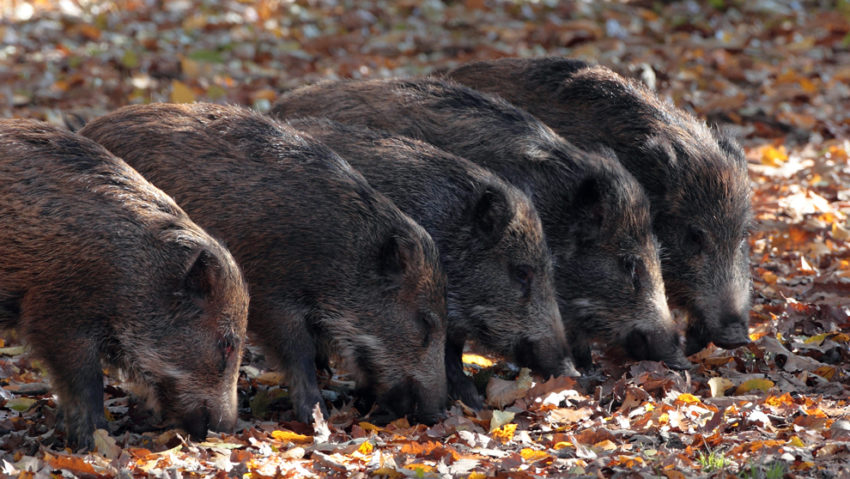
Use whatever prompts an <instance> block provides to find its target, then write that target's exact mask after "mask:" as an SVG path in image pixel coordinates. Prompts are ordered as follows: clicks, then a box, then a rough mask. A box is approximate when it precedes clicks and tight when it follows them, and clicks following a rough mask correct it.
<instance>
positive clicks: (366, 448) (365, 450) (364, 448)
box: [357, 441, 375, 456]
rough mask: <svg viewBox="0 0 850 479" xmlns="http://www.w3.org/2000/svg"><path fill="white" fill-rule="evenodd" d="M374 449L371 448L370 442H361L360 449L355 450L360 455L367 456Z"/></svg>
mask: <svg viewBox="0 0 850 479" xmlns="http://www.w3.org/2000/svg"><path fill="white" fill-rule="evenodd" d="M374 449H375V447H374V446H372V443H371V442H369V441H363V444H361V445H360V447H358V448H357V452H359V453H360V454H363V455H367V456H368V455H369V454H372V451H373V450H374Z"/></svg>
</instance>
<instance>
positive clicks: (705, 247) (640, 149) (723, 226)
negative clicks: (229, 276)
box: [448, 58, 752, 354]
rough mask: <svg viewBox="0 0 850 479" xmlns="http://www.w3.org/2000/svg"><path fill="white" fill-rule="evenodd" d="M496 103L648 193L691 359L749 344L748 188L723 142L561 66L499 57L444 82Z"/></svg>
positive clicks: (568, 63)
mask: <svg viewBox="0 0 850 479" xmlns="http://www.w3.org/2000/svg"><path fill="white" fill-rule="evenodd" d="M448 76H449V77H451V78H452V79H454V80H456V81H459V82H461V83H464V84H466V85H468V86H471V87H473V88H476V89H479V90H481V91H485V92H488V93H494V94H498V95H501V96H502V97H504V98H506V99H507V100H508V101H510V102H512V103H514V104H515V105H517V106H519V107H521V108H524V109H527V110H528V111H529V112H531V113H532V114H534V115H535V116H537V117H538V118H540V119H541V120H543V121H544V122H545V123H547V124H548V125H549V126H551V127H552V128H553V129H554V130H555V131H556V132H557V133H559V134H561V135H563V136H564V137H565V138H567V139H568V140H569V141H572V142H573V143H575V144H576V145H578V146H579V147H580V148H585V149H593V148H596V147H598V146H600V145H602V146H606V147H608V148H611V149H613V150H614V151H615V152H616V153H617V156H618V158H619V159H620V161H621V162H622V164H623V165H624V166H625V167H626V168H627V169H628V170H629V171H630V172H631V173H632V174H633V175H635V177H636V178H637V179H638V181H640V182H641V184H642V185H643V186H644V187H645V188H646V189H647V192H648V193H649V198H650V200H651V202H652V217H653V230H654V232H655V234H656V236H657V237H658V240H659V242H660V243H661V246H662V248H663V250H664V254H663V255H662V269H663V277H664V282H665V286H666V288H667V294H668V295H669V297H670V303H671V305H673V306H677V307H680V308H683V309H684V310H685V311H687V312H688V316H689V321H688V328H687V334H686V336H687V346H686V348H685V349H686V352H687V353H688V354H692V353H695V352H697V351H699V350H701V349H702V348H703V347H705V346H706V345H707V344H708V343H709V342H710V341H713V342H714V343H715V344H716V345H718V346H721V347H725V348H734V347H738V346H741V345H743V344H746V343H747V342H749V338H748V322H749V310H750V303H751V292H750V290H751V279H750V271H749V250H748V248H749V245H748V242H747V236H748V229H749V223H750V222H751V217H752V213H751V211H750V183H749V177H748V175H747V165H746V161H745V159H744V154H743V151H742V150H741V148H740V147H739V146H738V145H737V143H736V142H735V141H734V140H733V139H732V138H730V137H728V136H727V135H725V134H723V133H721V132H719V131H716V130H712V129H709V128H707V127H706V125H705V123H703V122H702V121H700V120H698V119H696V118H694V117H693V116H692V115H690V114H688V113H687V112H685V111H683V110H681V109H678V108H676V107H675V106H673V105H672V104H670V103H669V102H665V101H662V100H661V99H660V98H658V96H657V95H655V94H654V93H653V92H652V91H650V90H649V89H648V88H646V87H645V86H644V85H643V84H641V83H639V82H636V81H632V80H627V79H625V78H623V77H621V76H619V75H617V74H616V73H614V72H613V71H611V70H609V69H607V68H605V67H601V66H592V65H588V64H586V63H584V62H580V61H576V60H569V59H565V58H540V59H517V58H512V59H502V60H494V61H486V62H478V63H470V64H468V65H464V66H461V67H459V68H457V69H455V70H454V71H452V72H450V73H449V74H448Z"/></svg>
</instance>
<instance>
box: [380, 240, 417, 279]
mask: <svg viewBox="0 0 850 479" xmlns="http://www.w3.org/2000/svg"><path fill="white" fill-rule="evenodd" d="M412 255H413V253H412V252H411V251H410V245H408V244H406V242H405V241H403V240H402V239H401V238H399V237H398V236H397V235H391V236H390V237H389V238H388V239H387V240H386V241H384V244H382V245H381V249H380V251H379V252H378V265H379V269H380V272H381V274H382V275H384V276H388V277H396V276H401V275H403V274H404V272H405V270H406V269H407V267H408V265H409V264H410V260H411V256H412Z"/></svg>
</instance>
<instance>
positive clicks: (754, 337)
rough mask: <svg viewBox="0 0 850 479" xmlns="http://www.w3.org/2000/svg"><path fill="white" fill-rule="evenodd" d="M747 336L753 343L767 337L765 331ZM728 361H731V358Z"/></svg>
mask: <svg viewBox="0 0 850 479" xmlns="http://www.w3.org/2000/svg"><path fill="white" fill-rule="evenodd" d="M749 336H750V341H754V342H755V341H758V340H759V339H761V338H763V337H765V336H767V331H756V332H754V333H750V335H749ZM729 360H730V361H731V360H732V358H731V357H730V358H729Z"/></svg>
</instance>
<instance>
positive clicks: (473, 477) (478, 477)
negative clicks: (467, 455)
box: [466, 472, 487, 479]
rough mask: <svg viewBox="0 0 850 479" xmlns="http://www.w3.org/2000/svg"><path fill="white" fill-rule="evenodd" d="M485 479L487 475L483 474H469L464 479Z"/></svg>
mask: <svg viewBox="0 0 850 479" xmlns="http://www.w3.org/2000/svg"><path fill="white" fill-rule="evenodd" d="M486 478H487V474H484V473H483V472H470V473H469V475H468V476H466V479H486Z"/></svg>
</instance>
